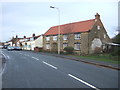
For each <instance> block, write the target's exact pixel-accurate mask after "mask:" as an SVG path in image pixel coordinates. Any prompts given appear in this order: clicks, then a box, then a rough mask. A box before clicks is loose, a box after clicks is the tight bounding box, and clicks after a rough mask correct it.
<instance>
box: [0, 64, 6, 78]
mask: <svg viewBox="0 0 120 90" xmlns="http://www.w3.org/2000/svg"><path fill="white" fill-rule="evenodd" d="M5 68H6V63H5V65H4V68H3V69H2V71H1V72H0V76H1V75H2V74H3V72H4V71H5Z"/></svg>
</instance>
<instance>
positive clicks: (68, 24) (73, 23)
mask: <svg viewBox="0 0 120 90" xmlns="http://www.w3.org/2000/svg"><path fill="white" fill-rule="evenodd" d="M92 20H95V19H88V20H84V21H76V22H71V23H66V24H61V25H60V26H65V25H69V24H74V23H82V22H87V21H92ZM58 26H59V25H56V26H52V27H50V28H53V27H58Z"/></svg>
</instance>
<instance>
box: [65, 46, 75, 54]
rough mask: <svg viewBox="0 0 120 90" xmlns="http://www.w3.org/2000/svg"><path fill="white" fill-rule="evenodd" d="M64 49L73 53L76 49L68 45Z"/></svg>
mask: <svg viewBox="0 0 120 90" xmlns="http://www.w3.org/2000/svg"><path fill="white" fill-rule="evenodd" d="M64 50H65V51H66V52H67V53H68V54H72V53H73V51H74V48H73V47H70V46H68V47H65V48H64Z"/></svg>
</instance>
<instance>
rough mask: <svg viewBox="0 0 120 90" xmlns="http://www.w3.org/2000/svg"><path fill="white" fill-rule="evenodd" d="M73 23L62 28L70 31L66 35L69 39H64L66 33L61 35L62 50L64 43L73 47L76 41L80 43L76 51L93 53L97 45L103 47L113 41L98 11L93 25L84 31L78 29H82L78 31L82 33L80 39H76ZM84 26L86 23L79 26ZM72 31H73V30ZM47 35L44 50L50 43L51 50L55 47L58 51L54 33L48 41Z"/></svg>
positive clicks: (44, 40)
mask: <svg viewBox="0 0 120 90" xmlns="http://www.w3.org/2000/svg"><path fill="white" fill-rule="evenodd" d="M82 23H83V22H82ZM71 25H72V24H71ZM71 25H69V24H67V25H65V27H64V29H63V30H62V31H63V32H64V31H68V33H65V34H66V35H68V40H63V35H64V34H61V35H60V49H61V51H63V49H64V48H63V44H64V43H67V44H68V46H71V47H73V48H74V47H75V43H79V44H80V50H74V51H75V52H77V53H78V54H92V53H94V50H95V48H96V47H100V48H102V44H104V43H109V42H111V41H110V38H109V36H108V34H107V32H106V30H105V28H104V25H103V23H102V22H101V20H100V15H99V14H98V13H97V14H96V15H95V19H94V22H93V25H91V27H90V28H89V29H88V30H87V31H83V32H82V31H80V30H78V31H80V32H77V33H80V39H78V40H76V39H75V34H76V33H75V32H76V31H73V30H74V27H72V28H70V27H71ZM74 25H75V24H74ZM77 25H78V24H77ZM68 26H69V27H68ZM88 26H89V25H88ZM66 27H67V28H66ZM76 27H77V26H76ZM83 27H84V28H86V26H85V25H82V27H81V26H79V28H83ZM54 28H55V27H54ZM77 28H78V27H77ZM84 28H83V29H84ZM68 29H69V30H68ZM54 30H55V29H54ZM71 31H73V32H71ZM69 32H71V33H69ZM47 35H48V34H47ZM47 35H46V36H47ZM46 36H44V38H43V46H44V50H47V49H46V44H50V46H51V48H50V49H49V51H53V50H54V49H55V50H56V51H57V49H58V40H56V41H54V40H53V35H51V34H50V41H46V39H45V38H46ZM95 40H98V41H99V42H98V43H97V42H94V41H95ZM93 42H94V43H93ZM53 44H54V45H53ZM98 44H99V45H98ZM55 45H56V46H55ZM92 46H94V49H93V48H92Z"/></svg>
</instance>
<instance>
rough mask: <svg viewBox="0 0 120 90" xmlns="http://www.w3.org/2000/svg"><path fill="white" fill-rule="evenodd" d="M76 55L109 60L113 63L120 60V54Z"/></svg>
mask: <svg viewBox="0 0 120 90" xmlns="http://www.w3.org/2000/svg"><path fill="white" fill-rule="evenodd" d="M77 57H81V58H86V59H92V60H98V61H105V62H111V63H114V64H120V60H119V58H120V56H112V55H110V54H94V55H88V56H77Z"/></svg>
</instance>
